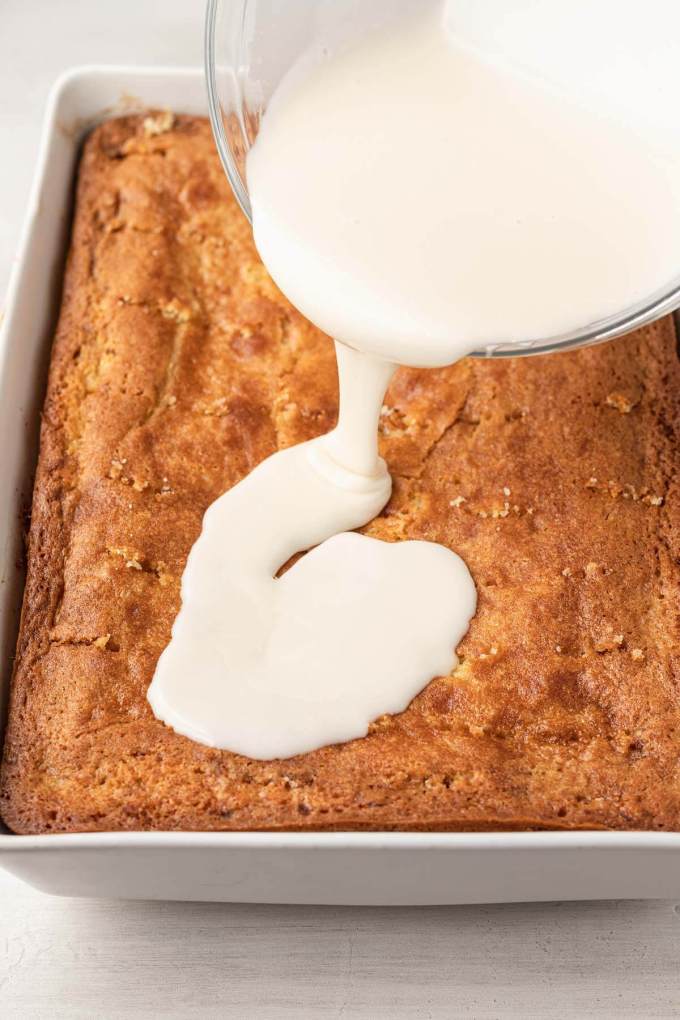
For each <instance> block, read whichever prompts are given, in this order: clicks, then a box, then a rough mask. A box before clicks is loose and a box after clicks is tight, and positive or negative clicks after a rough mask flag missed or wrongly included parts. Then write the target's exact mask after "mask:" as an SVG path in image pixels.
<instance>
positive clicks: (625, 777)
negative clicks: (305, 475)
mask: <svg viewBox="0 0 680 1020" xmlns="http://www.w3.org/2000/svg"><path fill="white" fill-rule="evenodd" d="M396 222H397V224H398V216H397V221H396ZM489 300H493V295H490V296H489ZM568 300H569V295H568V284H567V281H565V301H568ZM679 410H680V367H679V364H678V354H677V350H676V336H675V331H674V326H673V323H672V320H670V319H665V320H662V321H660V322H658V323H656V324H655V325H653V326H650V327H647V328H645V329H643V330H640V331H639V332H637V333H635V334H632V335H630V336H628V337H626V338H624V339H620V340H617V341H614V342H611V343H608V344H605V345H602V346H598V347H594V348H590V349H584V350H580V351H575V352H564V353H560V354H555V355H551V356H548V357H534V358H517V359H509V360H500V359H499V360H493V361H485V360H481V359H467V360H465V361H463V362H461V363H459V364H457V365H455V366H453V367H451V368H447V369H440V370H422V371H421V370H414V369H408V370H406V369H402V370H399V371H398V373H397V374H396V376H395V379H394V382H393V384H392V386H391V387H390V390H389V391H388V394H387V397H386V402H385V406H384V408H383V413H382V416H381V426H380V433H381V452H382V454H383V456H385V458H386V459H387V461H388V464H389V467H390V470H391V472H392V474H393V477H394V492H393V496H392V499H391V501H390V503H389V504H388V506H387V507H386V508H385V510H384V512H383V513H382V514H381V515H380V516H379V517H378V518H377V519H376V520H374V521H373V522H372V523H371V524H370V525H368V527H367V528H365V529H364V531H365V532H366V534H369V535H372V536H374V537H377V538H381V539H384V540H385V541H399V540H402V539H406V538H415V539H428V540H432V541H436V542H440V543H442V544H444V545H446V546H449V547H450V548H452V549H454V550H455V551H457V552H458V553H460V554H461V555H462V556H463V557H464V558H465V560H466V562H467V563H468V564H469V566H470V569H471V571H472V574H473V576H474V578H475V581H476V584H477V588H478V593H479V606H478V612H477V615H476V617H475V619H474V620H473V622H472V626H471V628H470V631H469V633H468V635H467V636H466V637H465V639H464V640H463V642H462V643H461V645H460V647H459V650H458V651H459V657H460V665H459V666H458V667H457V669H456V670H455V671H454V672H453V673H452V675H451V676H448V677H439V678H436V679H434V680H433V681H432V682H431V683H430V684H429V685H428V686H427V687H426V689H425V690H424V691H423V692H422V693H421V694H420V695H419V696H418V697H416V698H415V700H414V701H413V702H412V704H411V705H410V706H409V708H408V709H407V710H406V711H405V712H403V713H402V714H401V715H398V716H389V717H388V716H386V717H382V718H380V719H377V720H376V721H375V722H374V723H373V724H372V726H371V728H370V730H369V733H368V735H367V736H366V737H365V738H363V739H360V740H355V741H352V742H350V743H347V744H342V745H337V746H332V747H325V748H323V749H321V750H318V751H315V752H312V753H309V754H305V755H302V756H299V757H296V758H291V759H288V760H285V761H273V762H260V761H254V760H250V759H247V758H244V757H240V756H238V755H235V754H232V753H230V752H228V751H221V750H216V749H213V748H209V747H205V746H202V745H200V744H197V743H193V742H192V741H190V740H188V739H186V738H185V737H182V736H179V735H178V734H176V733H174V732H173V731H172V730H171V729H169V728H167V727H166V726H164V725H163V724H162V723H161V722H159V721H158V720H156V719H155V718H154V716H153V714H152V712H151V709H150V708H149V705H148V703H147V701H146V691H147V688H148V685H149V683H150V681H151V678H152V676H153V673H154V668H155V664H156V661H157V659H158V656H159V654H160V653H161V651H162V649H163V648H164V647H165V645H166V644H167V642H168V640H169V637H170V629H171V626H172V623H173V620H174V617H175V614H176V613H177V610H178V607H179V590H180V579H181V576H182V570H183V567H184V563H185V561H186V557H187V554H188V552H189V549H190V548H191V545H192V543H193V541H194V540H195V539H196V537H197V535H198V534H199V531H200V528H201V518H202V515H203V513H204V511H205V509H206V508H207V507H208V505H209V504H210V503H211V502H212V501H213V500H214V499H215V498H216V497H217V496H219V495H220V494H221V493H222V492H224V491H225V490H227V489H228V488H230V486H232V485H234V484H235V483H236V482H237V481H238V480H239V479H240V478H242V477H243V476H244V475H245V474H246V473H247V472H248V471H250V470H251V469H252V468H253V467H254V466H255V465H256V464H257V463H258V462H259V461H260V460H262V459H263V458H264V457H266V456H268V455H269V454H270V453H272V452H274V451H275V450H276V449H280V448H282V447H286V446H288V445H290V444H292V443H297V442H299V441H301V440H304V439H308V438H311V437H312V436H315V435H318V434H320V433H321V432H324V431H327V430H328V429H329V428H330V427H332V425H333V423H334V421H335V416H336V412H337V381H336V373H335V361H334V353H333V346H332V343H331V341H330V340H329V339H328V337H326V336H324V335H323V334H321V333H320V332H319V331H317V330H316V329H315V328H314V327H313V326H312V325H311V324H310V323H309V322H307V321H306V320H305V319H304V318H303V317H302V316H301V315H300V314H299V313H297V312H296V311H295V309H294V308H292V307H291V306H290V305H289V304H288V302H287V301H286V300H285V299H284V298H283V296H282V295H281V293H280V292H279V291H278V290H277V288H276V287H275V285H274V284H273V283H272V281H271V280H270V278H269V277H268V275H267V273H266V271H265V270H264V268H263V266H262V264H261V263H260V261H259V259H258V257H257V255H256V252H255V250H254V247H253V243H252V239H251V233H250V228H249V226H248V223H247V222H246V220H245V218H244V217H243V215H242V214H241V213H240V211H239V210H238V208H237V206H236V203H235V201H234V199H233V198H232V196H231V194H230V191H229V186H228V184H227V181H226V179H225V177H224V174H223V172H222V169H221V167H220V164H219V161H218V158H217V155H216V153H215V151H214V145H213V141H212V138H211V135H210V130H209V126H208V123H207V122H206V121H205V120H204V119H201V118H195V117H187V116H173V115H170V114H150V115H148V116H133V117H124V118H119V119H114V120H110V121H108V122H106V123H104V124H102V125H101V126H99V127H98V128H96V129H95V130H94V131H93V132H92V133H91V135H90V136H89V138H88V140H87V142H86V144H85V148H84V152H83V155H82V160H81V165H80V171H79V180H78V189H77V201H76V209H75V216H74V223H73V236H72V242H71V249H70V255H69V259H68V265H67V269H66V275H65V282H64V292H63V302H62V309H61V315H60V319H59V324H58V328H57V332H56V337H55V341H54V348H53V354H52V362H51V369H50V374H49V383H48V390H47V396H46V400H45V407H44V413H43V420H42V430H41V443H40V457H39V463H38V468H37V475H36V482H35V491H34V497H33V509H32V518H31V525H30V533H29V537H28V553H27V581H26V589H25V596H24V603H23V613H22V619H21V627H20V634H19V639H18V648H17V655H16V664H15V670H14V676H13V681H12V687H11V697H10V710H9V720H8V726H7V734H6V740H5V747H4V756H3V764H2V775H1V780H0V813H1V814H2V817H3V819H4V820H5V822H6V823H7V825H8V826H9V827H10V828H11V829H12V830H13V831H15V832H18V833H45V832H83V831H95V830H146V829H165V830H168V829H171V830H252V829H261V830H315V829H375V830H391V829H403V830H451V831H454V830H494V829H496V830H525V829H663V830H677V829H680V773H679V770H678V757H679V752H680V675H679V672H680V658H679V656H680V640H679V633H678V629H679V619H680V617H679V609H680V606H679V597H678V577H679V567H678V563H679V557H680V537H679V536H680V528H679V525H680V520H679V506H680V502H679V499H678V480H677V476H678V466H679V462H680V456H679V454H678V449H679V447H678V435H677V431H678V425H679V423H680V417H679Z"/></svg>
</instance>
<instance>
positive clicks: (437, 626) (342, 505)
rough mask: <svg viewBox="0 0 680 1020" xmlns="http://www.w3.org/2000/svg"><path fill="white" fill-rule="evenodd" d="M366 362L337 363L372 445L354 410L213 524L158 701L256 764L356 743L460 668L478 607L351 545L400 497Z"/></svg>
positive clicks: (278, 463)
mask: <svg viewBox="0 0 680 1020" xmlns="http://www.w3.org/2000/svg"><path fill="white" fill-rule="evenodd" d="M366 361H367V364H368V366H369V369H370V370H369V371H367V370H366V367H365V365H364V359H363V357H362V356H361V355H358V354H355V353H354V352H351V351H349V350H345V351H344V352H343V354H342V355H341V365H342V368H343V390H344V395H345V396H351V395H353V396H354V399H355V400H356V401H357V403H360V404H361V409H362V411H363V412H364V414H365V418H366V420H365V423H364V424H365V426H366V429H367V431H366V434H365V436H364V435H362V434H359V435H357V436H355V435H354V433H355V431H356V425H357V422H358V421H359V420H360V417H361V416H360V415H357V416H355V414H354V410H355V406H354V403H353V401H352V400H351V399H350V401H349V403H348V404H346V403H345V402H344V401H343V408H342V412H341V416H340V423H339V427H338V429H337V430H336V431H335V432H334V433H330V434H329V435H328V436H324V437H322V438H320V439H316V440H313V441H312V442H310V443H304V444H301V445H300V446H295V447H292V448H290V449H287V450H283V451H281V452H279V453H276V454H274V455H273V456H272V457H269V458H267V460H265V461H263V462H262V463H261V464H260V465H259V466H258V467H256V468H255V470H254V471H252V472H251V473H250V474H249V475H248V476H247V477H246V478H244V479H243V481H241V482H240V483H239V484H238V485H236V486H235V487H234V488H233V489H231V490H230V491H229V492H227V493H225V495H224V496H222V497H221V498H220V499H218V500H217V501H216V502H215V503H213V505H212V506H211V507H210V508H209V510H208V511H207V513H206V515H205V518H204V522H203V530H202V532H201V535H200V537H199V539H198V541H197V542H196V543H195V545H194V547H193V549H192V550H191V553H190V556H189V560H188V562H187V567H186V570H185V573H184V577H183V580H182V608H181V610H180V612H179V614H178V616H177V619H176V620H175V624H174V626H173V631H172V640H171V642H170V644H169V645H168V647H167V648H166V649H165V651H164V652H163V654H162V655H161V657H160V660H159V662H158V666H157V669H156V675H155V677H154V680H153V683H152V685H151V687H150V689H149V695H148V696H149V701H150V703H151V706H152V708H153V710H154V712H155V714H156V715H157V716H158V718H160V719H163V720H164V721H165V722H166V723H168V724H169V725H170V726H172V727H173V728H174V729H175V730H177V731H178V732H179V733H183V734H185V735H186V736H188V737H191V738H192V739H193V740H197V741H200V742H201V743H204V744H210V745H214V746H217V747H227V748H229V749H230V750H232V751H237V752H239V753H241V754H245V755H248V756H249V757H251V758H261V759H268V758H277V757H288V756H290V755H293V754H300V753H303V752H305V751H310V750H312V749H314V748H316V747H320V746H323V745H324V744H330V743H335V742H338V741H344V740H351V739H352V738H354V737H361V736H364V735H365V734H366V730H367V728H368V725H369V723H370V722H371V721H372V720H373V719H375V718H376V717H377V716H379V715H382V714H383V713H385V712H400V711H402V710H403V709H405V708H406V706H407V705H408V703H409V701H411V699H412V698H413V697H414V696H415V695H416V694H417V693H418V691H420V690H421V689H422V688H423V686H424V685H425V684H426V683H427V682H428V681H429V680H430V679H431V678H432V677H433V676H437V675H439V674H442V673H443V674H446V673H448V672H449V670H450V669H451V668H452V667H453V666H454V665H455V661H456V660H455V654H454V649H455V646H456V644H457V643H458V641H459V640H460V639H461V638H462V636H463V634H464V633H465V631H466V630H467V627H468V623H469V621H470V618H471V617H472V615H473V613H474V610H475V601H476V595H475V587H474V584H473V582H472V579H471V577H470V574H469V573H468V570H467V568H466V566H465V564H464V563H463V561H462V560H461V559H460V558H459V557H458V556H456V555H455V554H454V553H452V552H450V551H449V550H448V549H445V548H443V547H442V546H439V545H435V544H434V543H430V542H399V543H387V542H379V541H377V540H375V539H372V538H367V537H365V536H363V535H356V534H352V533H348V532H349V529H352V528H357V527H359V526H361V525H363V524H365V523H366V522H367V521H370V520H371V518H372V517H374V516H375V515H376V514H377V513H378V512H379V511H380V510H381V509H382V507H383V506H384V504H385V502H386V501H387V499H388V498H389V495H390V489H391V483H390V478H389V475H388V474H387V471H386V469H385V465H384V463H383V462H382V461H381V460H379V459H378V457H377V450H376V449H375V442H374V436H375V435H376V433H377V418H378V414H379V410H380V404H381V401H382V394H383V391H384V387H385V385H386V383H387V379H388V377H389V375H390V374H391V370H390V366H387V365H385V364H380V363H375V362H374V361H373V359H366ZM371 390H372V392H371ZM360 398H362V399H360ZM369 408H371V409H372V414H369ZM346 419H347V420H346ZM371 449H373V460H372V461H370V459H368V460H367V456H368V455H369V452H370V451H371ZM355 463H356V466H357V467H358V468H359V471H363V472H364V473H359V472H358V471H357V470H353V468H354V466H355ZM345 465H347V466H345ZM367 469H368V470H367ZM311 546H316V548H315V549H313V551H312V552H310V553H309V554H308V555H307V556H305V557H304V558H303V559H302V560H300V561H298V562H297V563H296V564H295V565H294V566H293V567H292V568H291V569H290V570H289V571H288V572H287V573H285V574H284V575H283V576H282V577H281V578H280V579H278V580H276V579H274V575H275V573H276V572H277V571H278V569H279V568H280V567H281V566H282V565H283V564H284V563H285V562H286V561H287V560H288V559H289V558H290V557H291V556H292V555H293V554H294V553H296V552H299V551H301V550H303V549H308V548H310V547H311Z"/></svg>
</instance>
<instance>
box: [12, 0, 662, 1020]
mask: <svg viewBox="0 0 680 1020" xmlns="http://www.w3.org/2000/svg"><path fill="white" fill-rule="evenodd" d="M202 15H203V3H202V0H155V2H153V0H115V2H104V0H89V2H87V3H86V2H83V0H0V153H1V154H2V159H1V161H0V167H1V169H0V183H1V185H2V187H1V188H0V195H1V196H2V198H1V199H0V294H2V293H4V290H5V287H6V283H7V279H8V275H9V270H10V266H11V261H12V257H13V253H14V249H15V246H16V241H17V237H18V232H19V226H20V223H21V217H22V214H23V208H24V206H25V203H26V198H27V194H28V188H29V184H30V178H31V174H32V167H33V160H34V158H35V154H36V148H37V140H38V133H39V128H40V119H41V116H42V110H43V107H44V103H45V98H46V95H47V92H48V89H49V87H50V84H51V83H52V81H53V79H54V78H55V76H56V75H57V74H58V73H59V72H60V71H61V70H63V69H64V68H66V67H69V66H72V65H74V64H78V63H90V62H107V63H136V62H139V63H157V64H165V63H167V64H175V63H177V64H198V63H200V61H201V44H202V38H201V36H202ZM0 1016H2V1017H3V1020H15V1018H16V1020H19V1018H21V1020H25V1018H32V1017H46V1018H47V1017H49V1018H59V1017H66V1018H72V1017H83V1018H85V1017H87V1018H92V1017H106V1018H109V1017H111V1018H113V1017H154V1016H163V1017H178V1018H179V1017H182V1018H185V1017H186V1018H191V1017H227V1018H231V1017H234V1018H239V1020H248V1018H250V1017H260V1016H262V1017H267V1018H272V1020H276V1018H278V1017H290V1018H293V1017H294V1018H298V1017H303V1016H309V1017H319V1018H322V1017H338V1018H340V1017H344V1018H351V1017H362V1018H363V1017H366V1018H371V1020H372V1018H382V1017H384V1018H390V1020H392V1018H399V1017H423V1018H425V1017H458V1016H469V1017H474V1018H484V1017H505V1016H511V1017H522V1018H529V1017H541V1018H547V1020H549V1018H560V1020H561V1018H564V1017H571V1016H574V1017H588V1016H597V1017H637V1018H642V1020H646V1018H653V1017H671V1016H680V904H675V903H670V902H656V903H625V902H619V903H591V904H564V903H562V904H546V905H536V906H498V907H458V908H456V907H443V908H427V909H418V908H411V909H393V910H389V909H369V908H361V909H359V908H357V909H354V908H337V907H333V908H326V907H318V908H317V907H248V906H225V905H220V904H214V905H212V904H172V903H167V904H163V903H156V904H151V903H115V902H97V901H79V900H60V899H53V898H51V897H48V896H44V895H42V894H41V893H38V892H35V891H34V890H32V889H29V888H28V887H27V886H24V885H22V884H21V883H20V882H18V881H16V880H15V879H13V878H12V877H10V876H9V875H7V874H6V873H4V872H2V871H0Z"/></svg>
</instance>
